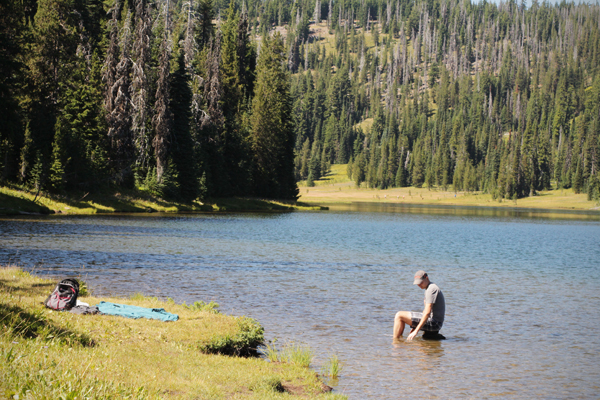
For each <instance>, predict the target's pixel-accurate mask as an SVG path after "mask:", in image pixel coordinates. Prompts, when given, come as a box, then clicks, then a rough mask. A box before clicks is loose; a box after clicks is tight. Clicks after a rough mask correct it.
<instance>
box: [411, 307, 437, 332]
mask: <svg viewBox="0 0 600 400" xmlns="http://www.w3.org/2000/svg"><path fill="white" fill-rule="evenodd" d="M422 318H423V313H420V312H412V311H411V313H410V319H411V320H412V323H411V324H410V327H411V328H416V327H417V325H419V322H421V319H422ZM442 325H443V322H440V321H434V320H433V319H431V317H429V318H428V319H427V321H425V325H423V327H421V330H423V331H426V332H437V331H439V330H440V329H442Z"/></svg>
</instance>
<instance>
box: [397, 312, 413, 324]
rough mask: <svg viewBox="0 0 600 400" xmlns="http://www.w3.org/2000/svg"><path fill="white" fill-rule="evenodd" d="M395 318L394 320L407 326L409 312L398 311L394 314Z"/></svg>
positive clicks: (409, 321)
mask: <svg viewBox="0 0 600 400" xmlns="http://www.w3.org/2000/svg"><path fill="white" fill-rule="evenodd" d="M395 318H396V320H398V321H403V322H404V323H407V324H410V323H411V319H410V312H408V311H398V312H397V313H396V317H395Z"/></svg>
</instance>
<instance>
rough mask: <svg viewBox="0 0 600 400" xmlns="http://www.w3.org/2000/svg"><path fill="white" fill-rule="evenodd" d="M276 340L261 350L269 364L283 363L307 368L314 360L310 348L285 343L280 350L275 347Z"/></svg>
mask: <svg viewBox="0 0 600 400" xmlns="http://www.w3.org/2000/svg"><path fill="white" fill-rule="evenodd" d="M275 343H276V340H274V341H272V342H270V343H267V344H266V345H265V348H264V349H263V353H264V355H265V357H266V358H267V359H268V360H269V361H271V362H280V363H281V362H283V363H289V364H294V365H298V366H301V367H304V368H308V367H309V366H310V363H311V362H312V360H313V358H314V352H313V350H312V349H311V348H310V346H308V345H305V344H298V343H287V344H285V345H284V346H283V347H281V348H277V346H276V345H275Z"/></svg>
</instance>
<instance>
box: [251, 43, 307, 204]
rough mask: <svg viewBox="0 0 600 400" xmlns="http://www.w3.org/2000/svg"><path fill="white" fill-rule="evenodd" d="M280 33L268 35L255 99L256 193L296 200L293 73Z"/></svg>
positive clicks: (259, 64) (253, 131)
mask: <svg viewBox="0 0 600 400" xmlns="http://www.w3.org/2000/svg"><path fill="white" fill-rule="evenodd" d="M285 60H286V56H285V49H284V46H283V40H282V38H281V36H280V35H278V34H276V35H275V36H274V37H273V38H268V37H264V38H263V41H262V45H261V51H260V55H259V57H258V65H257V74H256V75H257V79H256V93H255V96H254V100H253V102H252V117H251V122H252V151H253V156H254V174H253V185H254V194H255V195H257V196H264V197H269V198H281V199H291V200H295V199H297V197H298V187H297V186H296V182H295V180H294V153H293V152H294V137H293V133H294V131H293V126H292V113H291V111H292V102H291V98H290V84H289V77H288V75H287V72H286V71H285Z"/></svg>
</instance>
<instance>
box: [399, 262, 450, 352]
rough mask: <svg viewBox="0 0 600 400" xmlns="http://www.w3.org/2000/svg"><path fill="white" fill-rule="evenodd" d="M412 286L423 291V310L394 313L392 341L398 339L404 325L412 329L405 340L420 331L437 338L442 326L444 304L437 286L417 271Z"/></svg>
mask: <svg viewBox="0 0 600 400" xmlns="http://www.w3.org/2000/svg"><path fill="white" fill-rule="evenodd" d="M413 284H415V285H419V287H420V288H421V289H424V290H425V309H423V312H422V313H419V312H411V311H398V312H397V313H396V318H394V341H396V340H398V339H400V337H401V336H402V333H403V332H404V326H405V325H410V327H411V328H412V329H411V331H410V333H409V335H408V338H407V339H406V340H413V339H414V337H415V336H417V333H419V331H420V330H423V331H424V332H425V333H424V335H433V336H437V335H438V332H439V330H440V329H441V328H442V325H443V324H444V314H445V313H446V302H445V301H444V295H443V294H442V291H441V290H440V288H439V287H438V285H436V284H435V283H433V282H431V281H430V280H429V276H427V273H426V272H425V271H417V273H416V274H415V281H414V282H413ZM440 336H441V335H440Z"/></svg>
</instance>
